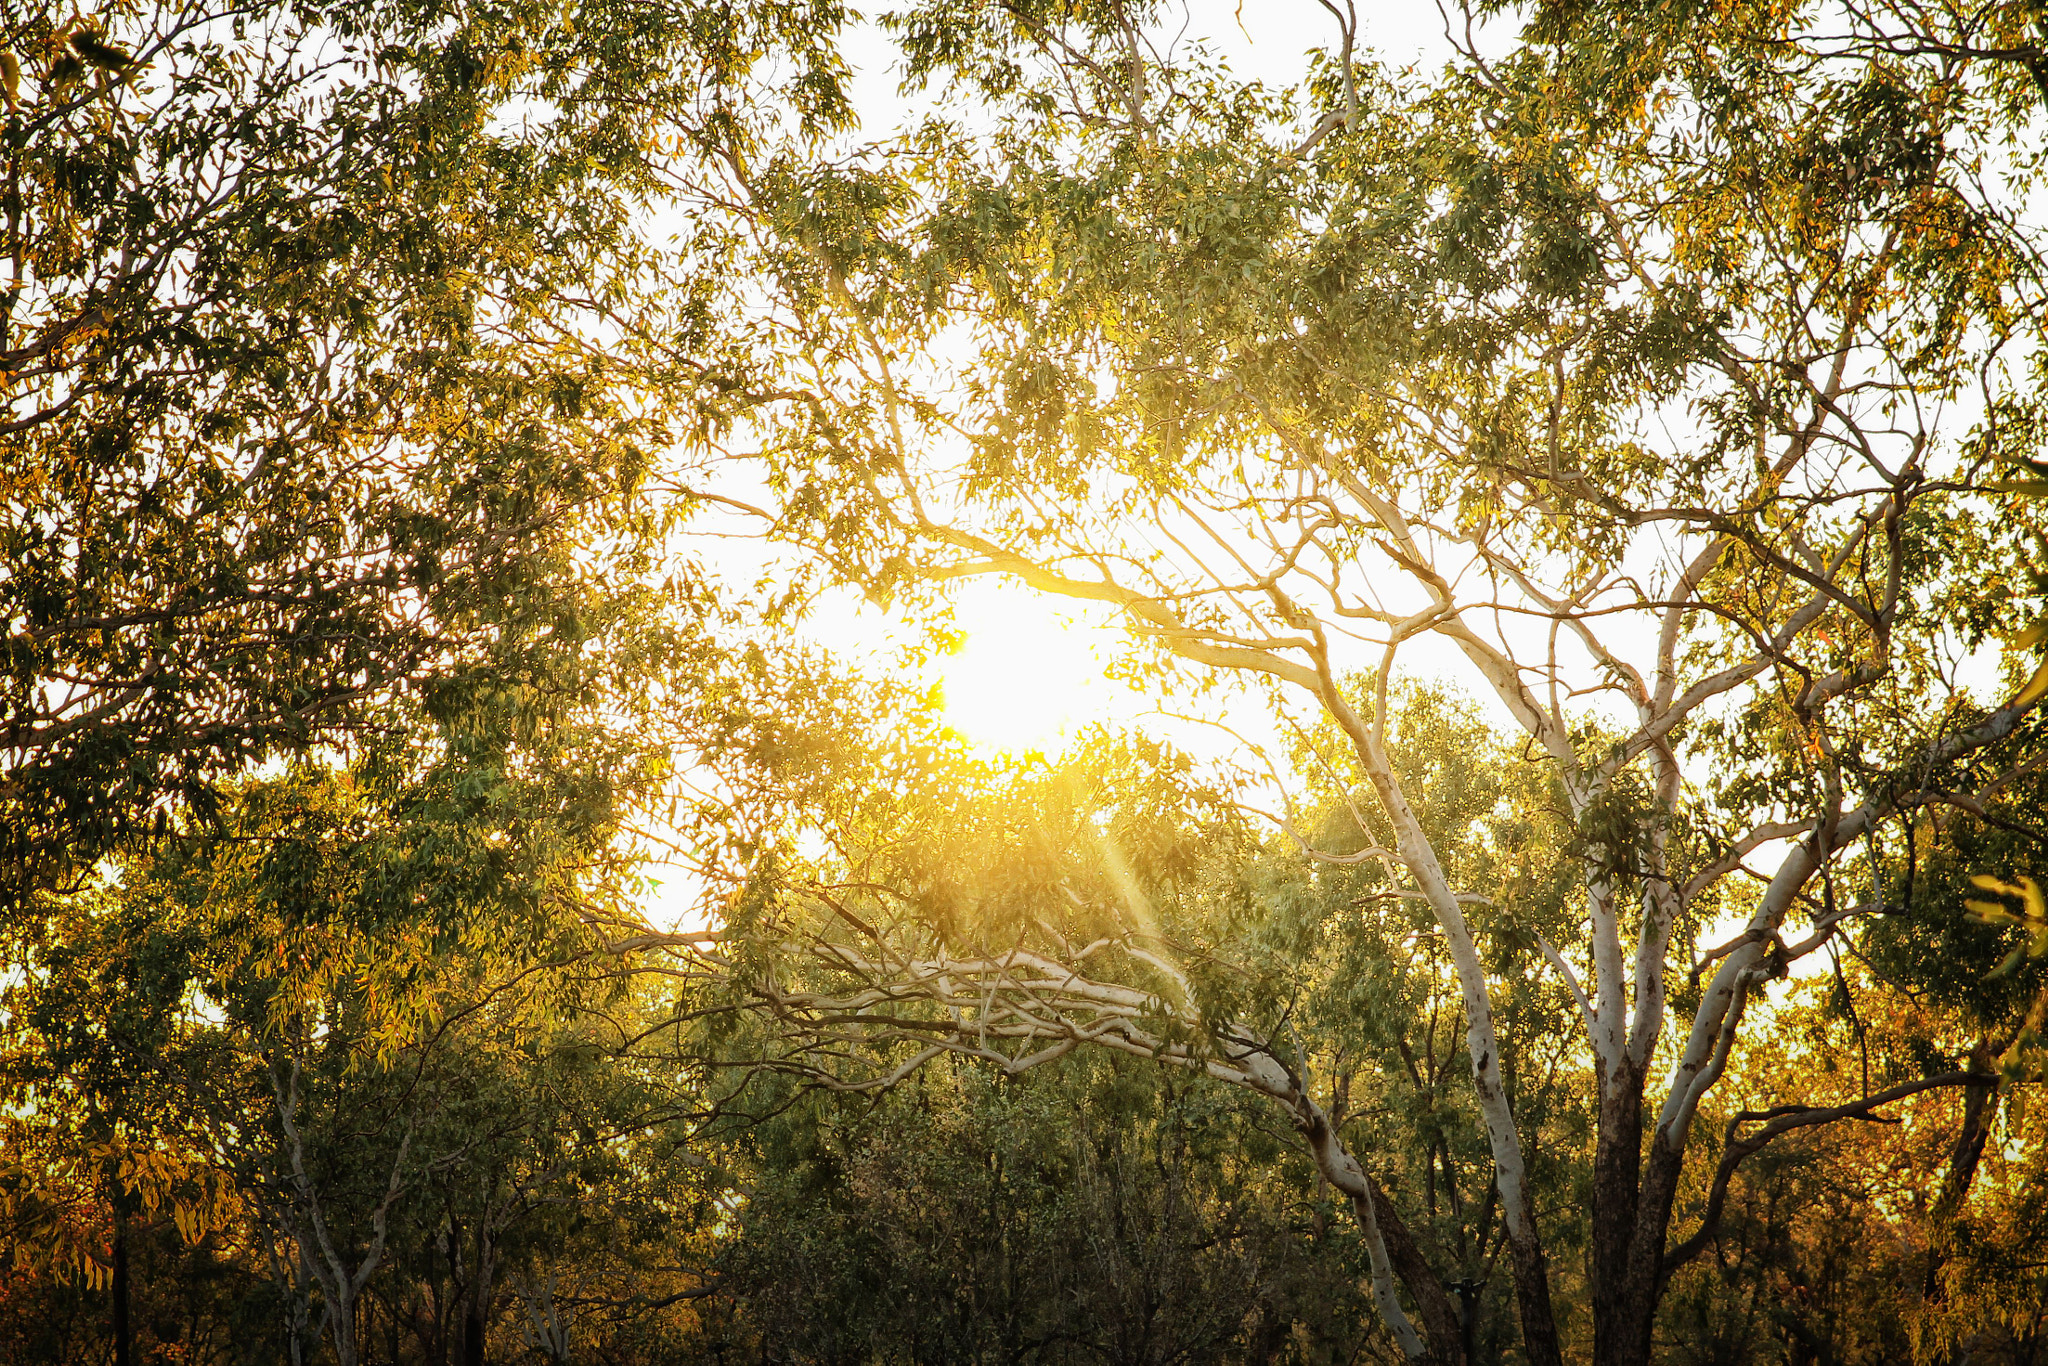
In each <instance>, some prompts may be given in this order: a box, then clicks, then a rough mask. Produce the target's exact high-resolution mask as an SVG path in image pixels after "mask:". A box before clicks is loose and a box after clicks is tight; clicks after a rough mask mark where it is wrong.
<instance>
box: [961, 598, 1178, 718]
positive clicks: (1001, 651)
mask: <svg viewBox="0 0 2048 1366" xmlns="http://www.w3.org/2000/svg"><path fill="white" fill-rule="evenodd" d="M953 624H954V627H955V628H956V629H957V630H959V631H960V632H961V634H962V641H961V645H960V649H959V650H958V651H957V652H956V653H954V654H951V655H948V656H946V657H945V658H944V659H942V660H941V661H940V664H939V687H940V690H941V693H940V695H941V696H942V697H943V698H944V702H945V716H946V724H948V725H949V726H951V727H952V728H953V729H954V730H956V731H958V732H959V733H960V734H961V735H962V736H964V737H966V738H967V739H968V740H969V741H971V742H973V743H974V744H975V745H976V746H978V747H980V748H982V749H985V750H990V751H999V752H1005V753H1011V754H1024V753H1030V752H1033V751H1038V752H1050V751H1054V750H1057V749H1059V748H1060V747H1061V746H1062V743H1063V742H1064V741H1065V740H1067V739H1069V738H1071V737H1072V736H1073V735H1074V734H1075V733H1077V732H1078V731H1080V730H1081V729H1082V728H1083V727H1086V726H1088V725H1090V724H1093V723H1095V722H1102V723H1104V724H1107V725H1110V726H1112V727H1116V726H1121V725H1124V724H1128V723H1130V722H1132V721H1134V720H1136V719H1137V717H1138V716H1139V715H1140V714H1141V713H1142V712H1143V711H1144V710H1145V703H1144V702H1143V701H1142V700H1141V699H1140V698H1139V697H1138V695H1137V694H1136V693H1134V692H1132V691H1131V690H1130V689H1128V688H1126V687H1124V686H1123V685H1122V684H1120V683H1118V682H1116V681H1114V680H1112V679H1110V678H1107V677H1105V670H1106V669H1107V668H1108V665H1109V661H1110V660H1111V658H1113V656H1114V651H1115V648H1116V643H1117V633H1116V632H1115V631H1114V630H1113V629H1111V628H1110V627H1109V625H1108V624H1107V621H1106V619H1104V618H1101V617H1094V616H1091V615H1089V614H1088V613H1087V609H1085V608H1082V607H1068V606H1066V605H1065V604H1059V603H1055V602H1052V601H1049V600H1047V599H1045V598H1043V597H1041V596H1040V595H1038V594H1035V593H1033V592H1031V591H1030V590H1029V589H1025V588H1020V587H1014V586H1009V585H1001V584H995V583H983V584H973V585H970V586H968V587H967V588H966V589H964V590H963V591H962V592H961V593H960V595H959V597H958V598H956V599H955V602H954V608H953Z"/></svg>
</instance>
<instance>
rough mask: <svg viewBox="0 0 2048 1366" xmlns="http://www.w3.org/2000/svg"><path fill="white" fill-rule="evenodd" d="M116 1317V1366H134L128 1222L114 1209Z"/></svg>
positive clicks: (118, 1210)
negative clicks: (129, 1298) (130, 1317)
mask: <svg viewBox="0 0 2048 1366" xmlns="http://www.w3.org/2000/svg"><path fill="white" fill-rule="evenodd" d="M109 1289H110V1292H111V1298H112V1301H113V1303H112V1306H111V1308H112V1310H113V1318H114V1366H133V1364H134V1361H135V1341H134V1335H133V1332H132V1330H131V1329H130V1327H129V1324H128V1221H127V1219H125V1218H123V1217H122V1214H121V1209H120V1205H119V1203H118V1202H117V1203H116V1205H115V1207H114V1274H113V1278H112V1282H111V1285H110V1286H109Z"/></svg>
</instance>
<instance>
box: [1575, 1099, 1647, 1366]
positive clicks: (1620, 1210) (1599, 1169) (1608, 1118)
mask: <svg viewBox="0 0 2048 1366" xmlns="http://www.w3.org/2000/svg"><path fill="white" fill-rule="evenodd" d="M1599 1086H1600V1117H1599V1133H1598V1136H1597V1138H1596V1140H1595V1144H1594V1150H1593V1210H1592V1215H1593V1222H1592V1228H1591V1230H1590V1231H1591V1234H1592V1247H1591V1249H1590V1250H1591V1253H1592V1257H1591V1260H1592V1268H1591V1269H1592V1273H1593V1285H1592V1299H1593V1360H1594V1361H1595V1362H1596V1363H1598V1366H1610V1364H1611V1366H1636V1363H1637V1361H1638V1353H1639V1352H1646V1351H1647V1350H1648V1339H1647V1337H1645V1336H1644V1335H1643V1333H1642V1332H1641V1328H1642V1320H1643V1317H1644V1315H1645V1312H1646V1307H1645V1305H1644V1303H1643V1301H1642V1287H1641V1286H1640V1285H1639V1284H1638V1283H1637V1282H1638V1280H1639V1278H1637V1277H1634V1276H1632V1275H1631V1268H1632V1267H1633V1265H1634V1263H1635V1262H1636V1261H1637V1260H1638V1259H1640V1258H1641V1256H1642V1255H1643V1253H1642V1249H1641V1248H1640V1247H1639V1246H1638V1232H1637V1215H1638V1200H1639V1197H1640V1195H1641V1191H1642V1175H1643V1173H1642V1151H1643V1079H1642V1074H1641V1073H1639V1072H1637V1071H1636V1070H1635V1068H1634V1067H1633V1066H1632V1065H1631V1064H1630V1063H1629V1062H1628V1061H1626V1060H1623V1061H1622V1062H1621V1063H1620V1064H1619V1069H1618V1075H1610V1074H1609V1072H1608V1069H1607V1068H1605V1067H1603V1068H1602V1069H1601V1070H1600V1077H1599ZM1662 1241H1663V1240H1662V1238H1661V1237H1660V1238H1659V1239H1658V1243H1659V1246H1658V1248H1657V1254H1658V1255H1660V1256H1661V1255H1662V1252H1663V1248H1662ZM1654 1308H1655V1306H1654V1305H1651V1306H1648V1310H1649V1312H1654Z"/></svg>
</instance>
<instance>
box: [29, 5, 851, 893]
mask: <svg viewBox="0 0 2048 1366" xmlns="http://www.w3.org/2000/svg"><path fill="white" fill-rule="evenodd" d="M833 13H834V11H833V9H832V7H831V6H830V5H826V6H823V7H821V8H819V9H818V12H816V13H813V12H812V9H811V8H807V7H806V6H805V5H802V4H798V5H792V6H783V5H752V4H748V5H726V6H718V5H709V6H695V7H692V8H691V9H690V11H689V13H688V14H686V15H678V14H676V13H675V12H674V11H673V10H672V9H671V8H670V7H668V6H665V5H660V4H643V3H638V2H637V0H620V2H619V3H612V2H611V0H599V2H598V3H592V4H571V5H569V6H566V7H565V6H560V5H524V4H515V5H511V6H492V7H485V8H482V9H474V8H469V9H456V10H451V9H450V8H449V7H447V6H445V5H442V4H438V3H422V4H411V3H401V4H387V3H382V0H378V2H377V3H367V2H364V3H357V2H356V0H340V2H339V3H323V2H320V0H312V2H310V3H298V2H297V0H275V2H273V0H219V3H207V4H185V3H165V4H152V3H148V0H111V2H110V3H108V4H106V5H103V6H100V7H97V8H94V9H90V10H80V9H78V8H77V7H73V6H68V5H66V6H60V5H56V4H44V3H28V4H17V5H10V6H8V7H7V9H6V11H5V13H4V14H0V53H4V59H5V60H4V63H0V67H4V71H5V74H6V82H5V85H6V89H5V104H6V107H5V111H4V116H0V125H4V130H5V135H4V150H0V163H4V164H0V180H4V183H5V207H4V220H5V222H4V229H0V255H4V256H5V258H6V262H7V269H8V272H9V280H8V282H7V284H6V285H5V286H4V288H0V393H4V394H5V397H6V401H7V409H6V414H5V416H4V418H0V480H4V485H5V490H6V496H5V497H4V499H0V564H4V566H5V572H4V574H0V613H4V615H5V619H6V622H7V625H6V628H5V629H6V632H7V637H6V638H7V648H6V662H5V665H4V669H5V675H4V676H5V683H4V686H0V697H4V700H0V832H4V834H0V841H4V848H5V851H6V852H5V861H6V865H7V869H8V872H7V875H6V891H7V895H8V896H9V897H10V898H15V899H19V898H21V897H24V896H26V895H27V894H29V893H30V892H32V891H34V890H36V889H39V888H40V889H50V888H64V887H68V886H72V885H76V883H77V881H78V880H80V879H89V877H90V875H91V872H92V870H93V867H94V860H95V859H96V858H98V857H99V856H100V855H101V854H102V853H104V852H106V851H108V850H110V849H111V848H113V847H114V846H115V845H116V844H118V843H119V841H121V840H122V839H123V838H125V837H127V836H131V835H134V834H137V833H141V834H150V833H152V832H156V831H160V830H161V829H162V828H163V826H164V825H165V824H166V823H167V822H172V821H173V819H174V816H175V813H176V811H177V810H178V809H179V808H181V807H192V808H193V809H194V810H196V811H197V812H198V814H199V815H200V816H201V817H203V816H204V814H205V811H206V808H207V807H208V805H209V803H210V800H211V799H210V797H209V795H208V794H209V793H210V791H211V790H212V787H213V785H214V784H215V783H217V782H218V781H220V780H221V779H223V778H232V777H234V776H236V775H238V774H240V773H242V772H244V771H246V770H247V769H249V768H250V767H251V766H252V765H256V764H260V763H262V762H265V761H267V760H272V759H276V758H279V757H283V756H289V755H292V754H303V753H307V752H311V751H316V750H321V749H322V748H323V747H332V746H335V745H343V744H346V743H348V742H350V741H351V740H352V739H356V738H360V737H362V736H364V735H374V734H377V733H380V732H381V731H383V730H388V729H389V728H390V727H391V725H392V724H394V723H393V722H392V721H391V719H390V717H389V716H388V715H387V714H386V712H387V711H388V708H389V707H391V706H392V705H394V704H395V703H398V702H402V701H410V702H418V701H425V702H427V703H428V704H429V705H431V706H432V707H435V708H437V709H439V711H440V713H441V714H442V715H453V714H456V713H459V712H460V711H462V710H463V709H464V708H465V707H468V706H470V705H472V704H474V703H475V702H477V701H478V700H480V699H489V698H492V697H498V698H502V697H504V696H507V695H520V696H525V697H528V698H530V699H542V700H544V699H547V698H549V697H552V696H556V695H559V694H561V693H562V692H564V691H573V690H575V689H576V688H578V687H580V686H582V684H581V682H579V674H580V672H581V671H582V670H583V665H584V663H585V662H586V661H587V657H588V654H589V647H590V645H591V643H592V642H593V641H594V640H595V639H596V638H597V637H599V636H600V635H601V634H602V633H603V631H604V630H605V629H606V627H607V623H608V622H610V621H612V620H614V619H616V618H617V617H618V616H620V615H621V613H622V611H623V610H624V609H625V608H627V607H628V606H630V605H631V604H633V602H634V590H635V587H636V579H637V577H638V575H639V573H640V571H641V570H644V568H645V560H644V556H643V557H642V558H641V559H638V560H636V559H635V558H634V555H635V551H636V548H637V549H640V550H644V549H645V547H646V545H647V544H648V540H649V538H650V537H651V536H654V535H657V534H658V533H659V530H660V525H659V521H658V519H656V518H654V517H653V516H652V515H651V514H649V512H648V510H647V509H646V508H645V506H644V505H642V504H640V503H638V502H637V501H636V495H637V493H638V491H639V490H640V488H641V486H642V481H643V478H644V476H645V473H646V470H647V468H648V464H649V461H650V459H651V455H652V453H653V452H655V451H657V450H660V449H662V448H663V447H665V445H666V444H667V443H668V442H669V440H670V439H671V437H672V427H671V423H672V422H673V421H674V420H675V418H676V416H677V414H678V413H679V412H681V413H688V412H689V411H690V409H691V405H690V403H689V402H688V401H687V399H686V397H684V396H683V395H682V391H680V390H669V391H666V392H665V393H663V394H653V393H650V392H649V391H647V390H646V389H645V388H642V387H639V386H637V385H636V384H635V383H634V382H633V379H632V376H631V374H630V373H629V372H628V371H627V370H626V369H624V368H623V367H621V366H619V365H617V364H615V363H613V361H612V360H611V358H610V357H609V356H608V354H607V352H606V350H605V348H604V347H603V346H602V345H600V344H599V340H600V338H601V336H602V334H603V332H604V330H605V329H606V327H607V326H608V322H607V318H608V315H609V314H610V313H611V312H613V311H615V310H619V309H625V308H629V307H630V306H631V305H630V297H631V294H632V291H633V287H634V283H635V281H636V280H637V279H638V278H639V277H640V275H641V274H642V272H644V271H645V269H646V268H647V267H648V266H649V264H650V263H651V262H652V260H653V259H654V258H655V257H656V256H657V255H658V254H659V250H660V248H659V246H658V243H659V239H658V238H650V236H649V235H648V234H647V232H646V228H647V221H646V218H645V215H644V213H643V211H642V206H643V205H644V203H645V200H646V197H647V192H648V190H649V188H650V187H651V185H652V184H653V183H654V179H653V177H654V167H655V164H656V162H657V161H658V160H662V159H668V158H670V157H672V156H675V155H678V153H677V151H676V149H675V146H674V143H673V141H672V138H671V135H672V134H673V133H674V131H675V130H676V128H678V127H680V128H682V129H683V130H685V131H688V130H692V129H697V128H700V127H702V126H703V125H705V124H707V123H716V124H718V125H719V126H720V127H722V128H723V129H724V130H725V133H726V135H727V136H729V137H730V136H736V135H737V134H738V133H739V132H740V131H742V130H743V129H744V128H745V127H746V126H747V125H748V122H749V119H750V118H751V119H753V120H754V121H755V122H759V121H761V120H762V119H764V118H766V119H771V121H779V122H795V121H800V120H801V119H820V118H821V119H827V120H829V119H830V118H831V117H833V115H834V109H835V103H834V102H835V99H836V91H837V85H836V68H835V67H834V66H833V65H832V61H831V59H830V56H829V53H828V52H826V51H825V50H824V49H823V48H822V47H821V46H820V41H821V40H820V39H819V38H818V37H816V36H815V35H819V34H823V33H825V32H827V31H829V28H830V22H829V21H830V19H831V17H832V14H833ZM770 54H776V55H779V57H781V58H783V59H785V60H782V61H781V63H780V64H779V65H778V64H776V63H774V62H770V61H769V60H767V58H768V57H769V56H770ZM769 108H772V109H774V110H775V111H776V112H775V113H774V114H773V115H772V116H769V115H761V114H754V115H747V114H746V113H745V112H744V111H746V110H748V109H769ZM736 109H737V110H739V111H741V112H740V113H735V112H734V111H735V110H736ZM790 111H796V112H795V113H791V112H790ZM657 118H658V119H659V120H663V121H665V122H663V124H662V126H663V128H664V134H663V140H662V141H661V142H660V143H659V144H657V142H656V141H655V140H654V139H653V138H652V137H651V136H650V130H651V129H652V128H653V127H655V126H656V122H657ZM668 398H675V399H676V400H677V401H676V402H674V403H669V402H667V401H666V400H667V399H668Z"/></svg>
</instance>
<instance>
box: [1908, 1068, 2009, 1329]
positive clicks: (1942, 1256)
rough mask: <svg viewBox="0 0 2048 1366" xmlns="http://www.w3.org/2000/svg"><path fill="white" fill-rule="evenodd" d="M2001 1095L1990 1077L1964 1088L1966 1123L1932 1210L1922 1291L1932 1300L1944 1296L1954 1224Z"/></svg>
mask: <svg viewBox="0 0 2048 1366" xmlns="http://www.w3.org/2000/svg"><path fill="white" fill-rule="evenodd" d="M1997 1095H1998V1086H1997V1083H1996V1082H1995V1081H1993V1080H1991V1079H1990V1078H1986V1079H1985V1080H1984V1082H1983V1083H1982V1084H1980V1085H1975V1086H1970V1087H1967V1088H1966V1089H1965V1090H1964V1091H1963V1126H1962V1129H1961V1131H1960V1132H1958V1133H1957V1134H1956V1143H1955V1147H1954V1148H1952V1149H1950V1150H1949V1157H1948V1168H1947V1170H1945V1171H1944V1172H1943V1173H1942V1177H1941V1190H1940V1193H1939V1194H1937V1195H1936V1196H1935V1197H1934V1207H1933V1209H1932V1210H1931V1211H1930V1213H1929V1220H1928V1222H1929V1225H1930V1236H1929V1238H1928V1240H1927V1274H1926V1278H1925V1281H1924V1282H1923V1284H1922V1287H1921V1293H1922V1294H1923V1295H1924V1296H1926V1298H1928V1299H1930V1300H1938V1299H1940V1298H1941V1294H1942V1287H1941V1271H1942V1267H1943V1266H1944V1265H1945V1264H1946V1263H1947V1261H1948V1251H1949V1248H1950V1246H1951V1244H1952V1243H1953V1241H1954V1240H1953V1238H1952V1236H1951V1230H1950V1225H1951V1224H1952V1223H1953V1222H1954V1220H1955V1217H1956V1215H1957V1214H1959V1213H1960V1212H1961V1211H1962V1208H1963V1201H1964V1200H1966V1199H1967V1198H1969V1194H1970V1187H1971V1185H1972V1184H1973V1183H1974V1182H1975V1181H1976V1179H1977V1166H1978V1164H1979V1163H1980V1162H1982V1161H1983V1158H1984V1142H1985V1140H1986V1139H1988V1138H1989V1137H1990V1136H1991V1123H1992V1121H1993V1120H1994V1119H1996V1118H1997V1116H1998V1106H1997V1105H1996V1104H1995V1103H1994V1101H1995V1099H1996V1097H1997Z"/></svg>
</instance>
